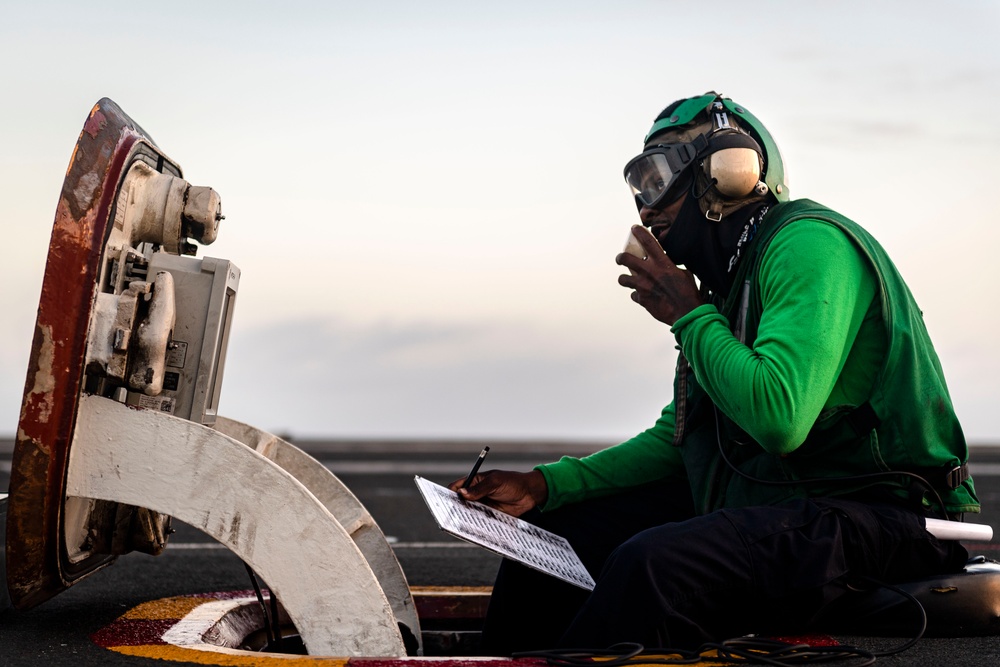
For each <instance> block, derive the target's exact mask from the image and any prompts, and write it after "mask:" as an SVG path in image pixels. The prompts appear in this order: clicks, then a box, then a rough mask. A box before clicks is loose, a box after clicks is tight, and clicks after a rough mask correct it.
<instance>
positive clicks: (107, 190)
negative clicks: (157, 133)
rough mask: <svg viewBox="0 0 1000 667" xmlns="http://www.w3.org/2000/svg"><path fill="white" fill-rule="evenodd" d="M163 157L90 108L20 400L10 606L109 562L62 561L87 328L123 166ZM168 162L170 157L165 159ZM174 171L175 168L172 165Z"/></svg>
mask: <svg viewBox="0 0 1000 667" xmlns="http://www.w3.org/2000/svg"><path fill="white" fill-rule="evenodd" d="M140 150H141V151H144V152H146V153H148V154H150V155H153V156H155V157H157V159H162V160H166V158H164V157H163V156H162V155H161V154H160V153H159V151H158V149H156V146H155V144H154V143H153V141H152V139H151V138H150V137H149V135H148V134H147V133H146V132H145V131H143V130H142V128H141V127H139V126H138V125H137V124H136V123H135V122H134V121H132V119H130V118H129V117H128V116H127V115H126V114H125V113H124V112H123V111H122V110H121V109H120V108H119V107H118V105H116V104H115V103H114V102H112V101H111V100H108V99H102V100H101V101H100V102H98V103H97V104H96V105H95V106H94V108H93V109H92V110H91V112H90V115H89V116H88V118H87V121H86V123H84V126H83V131H82V132H81V133H80V137H79V139H78V140H77V143H76V147H75V148H74V150H73V155H72V157H71V158H70V163H69V168H68V169H67V172H66V177H65V180H64V181H63V186H62V192H61V194H60V197H59V203H58V206H57V208H56V215H55V221H54V223H53V225H52V236H51V240H50V242H49V253H48V259H47V261H46V265H45V275H44V279H43V282H42V292H41V296H40V298H39V302H38V316H37V319H36V321H35V331H34V339H33V342H32V347H31V357H30V360H29V363H28V373H27V378H26V380H25V385H24V397H23V400H22V403H21V415H20V420H19V422H18V430H17V437H16V444H15V449H14V456H13V464H12V470H11V482H10V498H9V505H8V514H7V581H8V588H9V590H10V595H11V600H12V602H13V603H14V605H15V606H16V607H18V608H20V609H27V608H30V607H32V606H34V605H36V604H38V603H39V602H42V601H43V600H46V599H48V598H49V597H51V596H53V595H55V594H56V593H58V592H60V591H62V590H64V589H65V588H67V587H68V586H70V585H72V584H73V583H74V582H75V581H76V580H78V579H80V578H81V577H83V576H86V575H87V574H89V573H91V572H93V571H95V570H97V569H99V568H100V567H102V566H104V565H107V564H109V563H110V562H111V561H112V560H113V558H112V557H110V556H94V557H90V558H87V559H85V560H83V561H81V562H79V563H75V564H74V563H69V562H68V560H67V559H66V558H65V548H64V545H63V538H62V527H61V513H62V503H63V496H64V481H65V475H66V465H67V463H68V460H69V452H70V447H71V444H72V443H71V437H72V433H73V426H74V420H75V415H76V406H77V401H78V398H79V396H80V391H81V388H82V382H83V370H84V368H83V365H84V355H85V351H86V342H87V340H86V339H87V331H88V324H89V321H90V317H91V311H92V309H93V305H94V300H95V297H96V292H97V289H98V285H97V280H98V275H99V269H100V266H101V261H102V254H103V250H104V244H105V242H106V240H107V234H108V231H109V229H108V224H109V219H110V216H111V213H112V209H113V206H114V202H115V198H116V194H117V190H118V187H119V185H120V183H121V180H122V175H123V173H124V170H125V169H126V168H127V167H128V165H129V164H130V162H131V161H132V160H133V159H134V157H135V155H136V153H137V152H138V151H140ZM168 162H169V161H168ZM171 167H172V169H176V170H177V172H178V174H179V169H177V167H176V165H173V164H172V163H171Z"/></svg>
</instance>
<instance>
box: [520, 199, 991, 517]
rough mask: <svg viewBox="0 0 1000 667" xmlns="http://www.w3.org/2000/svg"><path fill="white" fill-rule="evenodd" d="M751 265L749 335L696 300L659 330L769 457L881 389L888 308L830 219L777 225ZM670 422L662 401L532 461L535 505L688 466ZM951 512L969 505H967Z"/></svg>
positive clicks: (855, 249) (789, 451)
mask: <svg viewBox="0 0 1000 667" xmlns="http://www.w3.org/2000/svg"><path fill="white" fill-rule="evenodd" d="M787 210H788V209H787V207H786V211H787ZM848 222H849V221H848ZM886 261H887V260H886ZM758 264H759V266H758V267H757V270H756V275H755V280H756V284H757V287H756V294H757V297H758V298H759V311H760V312H759V322H758V323H757V325H756V335H755V338H754V339H753V340H752V342H751V343H749V344H744V343H743V342H741V341H740V340H739V339H738V338H737V336H736V335H735V334H734V333H733V323H732V322H731V321H730V319H729V318H728V317H726V316H725V315H723V314H722V313H721V312H720V309H719V307H717V306H716V305H703V306H700V307H698V308H696V309H695V310H693V311H691V312H690V313H688V314H687V315H685V316H684V317H682V318H681V319H680V320H678V321H677V322H676V323H675V324H674V326H673V327H672V329H671V331H672V332H673V334H674V335H675V337H676V340H677V343H678V346H679V348H680V350H681V351H682V353H683V355H684V357H685V358H686V359H687V362H688V363H689V364H690V367H691V369H692V371H693V373H694V377H695V379H696V381H697V384H698V385H700V387H701V388H702V389H703V390H704V393H705V394H706V395H707V396H708V398H709V399H710V400H711V401H712V403H714V405H715V406H717V408H718V410H720V411H721V413H722V414H723V415H725V416H726V417H728V419H729V420H731V421H732V422H733V423H734V424H735V425H736V426H737V427H738V428H739V429H742V431H744V432H745V433H746V434H747V435H749V436H750V438H752V440H753V441H754V442H755V443H757V445H759V447H760V448H761V449H762V450H763V451H764V452H766V453H767V454H769V455H772V458H777V459H781V458H783V457H787V456H789V455H793V453H794V452H795V451H796V450H797V449H798V448H799V447H800V446H802V444H803V443H804V442H806V441H807V438H808V437H809V435H810V432H812V431H813V430H814V429H815V428H816V426H817V424H822V423H823V422H824V420H828V419H829V418H831V416H837V415H841V414H843V413H845V412H847V411H850V410H851V409H853V408H855V407H856V406H859V405H861V404H863V403H865V402H866V400H867V399H868V398H869V396H870V395H871V393H872V391H873V386H875V387H877V388H880V387H881V385H879V384H878V380H879V378H878V376H879V373H881V372H882V369H883V365H882V360H883V359H884V358H885V357H886V354H887V346H888V345H890V344H891V342H892V340H893V339H892V338H891V337H889V338H887V337H886V333H885V331H886V329H887V327H886V323H885V319H886V317H887V315H886V313H887V312H889V311H886V310H885V308H886V304H885V300H884V299H883V298H882V292H883V291H884V290H881V289H880V284H881V283H880V280H881V278H880V275H879V274H878V272H877V271H876V270H875V267H874V265H873V264H872V261H871V259H870V258H869V257H867V256H866V254H865V250H864V248H862V247H859V245H858V244H857V242H856V240H854V239H852V238H851V237H849V236H848V235H847V234H845V232H844V229H843V228H842V227H841V226H839V225H837V224H833V223H832V222H830V221H828V220H822V219H815V218H804V219H803V218H800V219H797V220H795V224H783V225H781V226H780V228H779V229H778V231H777V232H776V233H774V234H773V237H772V238H770V239H769V242H768V243H767V245H766V248H765V249H764V251H763V252H762V253H761V254H760V257H759V260H758ZM893 271H894V269H893ZM900 283H901V281H900ZM738 288H739V285H737V286H734V288H733V289H734V290H736V289H738ZM935 361H936V358H935ZM942 383H943V380H942ZM675 421H676V420H675V403H671V404H669V405H668V406H667V407H666V408H664V410H663V412H662V414H661V415H660V418H659V419H658V420H657V422H656V423H655V424H654V425H653V426H652V427H651V428H650V429H648V430H646V431H644V432H642V433H640V434H639V435H637V436H635V437H634V438H631V439H630V440H627V441H625V442H623V443H621V444H620V445H617V446H615V447H611V448H609V449H606V450H603V451H601V452H598V453H596V454H593V455H591V456H589V457H586V458H583V459H576V458H571V457H564V458H563V459H562V460H560V461H559V462H556V463H552V464H548V465H544V466H539V467H538V469H539V470H540V471H541V472H542V474H543V475H544V476H545V479H546V482H547V484H548V487H549V497H548V502H547V503H546V506H545V509H546V510H549V509H553V508H555V507H558V506H560V505H563V504H566V503H570V502H575V501H578V500H583V499H586V498H592V497H597V496H601V495H606V494H609V493H613V492H614V491H616V490H618V489H622V488H627V487H631V486H635V485H639V484H643V483H646V482H651V481H655V480H658V479H663V478H666V477H670V476H684V475H687V474H689V472H690V471H689V470H688V467H689V466H686V465H685V457H684V454H683V450H682V448H680V447H676V446H674V444H673V441H674V431H675ZM961 447H962V448H964V441H963V442H962V443H961ZM845 455H846V453H845ZM712 502H722V503H723V504H725V500H722V501H712ZM765 502H766V500H765ZM962 510H964V511H974V509H973V507H972V504H971V503H968V502H966V503H965V506H964V507H963V508H962Z"/></svg>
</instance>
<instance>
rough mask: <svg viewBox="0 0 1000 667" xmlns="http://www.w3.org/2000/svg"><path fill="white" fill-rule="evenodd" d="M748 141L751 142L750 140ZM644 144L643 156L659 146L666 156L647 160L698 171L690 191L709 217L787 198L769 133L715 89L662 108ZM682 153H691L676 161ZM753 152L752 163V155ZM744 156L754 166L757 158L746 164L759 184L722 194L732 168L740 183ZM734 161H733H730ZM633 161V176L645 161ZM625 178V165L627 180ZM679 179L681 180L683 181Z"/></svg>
mask: <svg viewBox="0 0 1000 667" xmlns="http://www.w3.org/2000/svg"><path fill="white" fill-rule="evenodd" d="M749 139H752V140H753V141H752V142H750V141H749ZM644 144H645V148H646V149H647V150H646V151H645V152H644V155H645V154H646V153H655V152H656V149H657V148H659V152H660V153H665V158H664V157H659V156H656V155H652V156H650V157H651V158H658V159H659V160H660V161H661V162H662V161H663V160H664V159H667V161H669V162H670V163H671V165H672V167H673V169H674V170H675V172H676V171H677V170H678V169H680V170H684V171H687V169H686V166H687V162H688V161H690V162H691V163H692V164H691V166H692V167H695V166H697V167H700V168H697V169H693V170H692V171H693V172H694V181H695V184H694V186H693V188H694V190H695V191H696V192H699V193H701V195H704V197H703V200H702V202H701V203H702V209H703V210H704V212H705V214H706V216H707V217H709V218H710V219H716V216H718V215H720V214H721V215H728V213H729V212H731V211H732V210H735V208H738V207H739V206H742V205H744V204H746V203H747V202H750V201H754V200H758V199H764V198H765V197H767V195H768V194H769V195H770V196H772V197H774V198H775V199H777V200H778V201H787V200H788V198H789V197H788V182H787V179H786V177H785V169H784V164H783V163H782V159H781V153H780V152H779V151H778V146H777V144H776V143H775V141H774V138H773V137H772V136H771V133H770V132H768V131H767V128H766V127H764V125H763V124H762V123H761V122H760V121H759V120H757V118H756V117H755V116H754V115H753V114H751V113H750V112H749V111H747V109H746V108H745V107H743V106H742V105H739V104H736V103H735V102H733V101H732V100H731V99H729V98H728V97H723V96H722V95H719V94H718V93H716V92H714V91H710V92H708V93H705V94H704V95H701V96H700V97H690V98H687V99H682V100H678V101H676V102H674V103H673V104H671V105H670V106H668V107H667V108H666V109H664V110H663V111H662V112H661V113H660V115H659V116H657V117H656V120H655V121H654V122H653V126H652V127H651V128H650V129H649V132H648V133H647V134H646V139H645V142H644ZM747 148H750V149H752V150H747ZM728 149H735V150H728ZM685 151H687V152H688V153H690V152H691V151H694V153H693V154H692V155H691V156H690V159H689V160H688V159H685V160H683V161H678V160H677V158H676V155H677V154H680V155H681V156H684V155H685ZM754 153H756V159H755V158H754V157H753V154H754ZM747 155H750V156H751V157H750V158H749V159H750V160H751V161H753V162H756V161H757V159H759V165H757V164H753V165H750V167H751V168H752V170H753V173H754V174H756V173H757V172H758V166H759V178H760V182H759V184H757V186H756V187H755V188H753V189H752V191H751V192H748V193H747V194H746V195H742V194H740V195H737V194H734V193H733V192H727V191H726V188H725V187H724V186H725V181H726V177H727V176H729V175H730V174H732V173H734V172H732V171H731V169H732V168H733V166H732V165H734V164H737V165H738V166H737V168H738V169H739V170H741V171H739V172H738V175H739V177H740V178H741V179H743V180H745V179H746V178H747V174H746V170H745V168H746V166H747V164H746V162H747V159H748V158H747V157H746V156H747ZM734 157H738V159H736V160H735V161H734ZM637 159H638V158H636V160H637ZM636 160H633V161H632V162H630V163H629V164H630V166H632V169H633V172H632V173H633V174H636V173H638V172H639V170H640V169H641V168H642V167H644V166H645V167H646V168H647V171H648V166H649V164H650V160H646V161H645V164H644V163H643V162H641V161H640V162H639V163H636ZM633 163H636V164H633ZM680 175H681V174H679V173H676V174H675V176H680ZM720 175H721V176H720ZM629 177H630V174H629V168H628V167H627V168H626V180H629ZM636 180H637V179H636V176H634V175H633V176H632V181H630V185H632V186H633V191H634V192H635V190H636V188H637V187H641V186H637V184H636V183H635V181H636ZM679 180H681V181H682V182H683V179H679ZM754 180H755V178H754ZM720 181H722V182H721V183H720ZM713 184H714V185H717V186H718V187H714V186H713ZM765 186H766V188H765ZM739 187H742V185H740V186H739ZM641 195H642V193H639V195H637V196H639V197H640V199H641V198H642V196H641ZM701 195H699V196H701Z"/></svg>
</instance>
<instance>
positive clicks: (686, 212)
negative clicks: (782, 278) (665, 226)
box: [663, 194, 767, 296]
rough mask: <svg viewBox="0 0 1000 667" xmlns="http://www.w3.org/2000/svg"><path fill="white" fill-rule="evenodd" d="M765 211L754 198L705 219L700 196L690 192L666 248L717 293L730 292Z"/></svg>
mask: <svg viewBox="0 0 1000 667" xmlns="http://www.w3.org/2000/svg"><path fill="white" fill-rule="evenodd" d="M761 209H763V210H761ZM766 212H767V206H766V205H764V204H761V203H760V202H755V203H753V204H749V205H747V206H745V207H743V208H741V209H739V210H737V211H734V212H733V213H732V214H730V215H727V216H726V217H725V218H723V219H722V220H720V221H719V222H712V221H711V220H707V219H705V216H704V214H703V213H702V212H701V208H700V207H699V206H698V200H697V199H695V198H694V197H692V196H690V194H689V195H688V198H687V199H686V200H685V201H684V203H683V204H681V208H680V210H679V211H678V212H677V217H676V218H675V219H674V224H673V226H671V228H670V231H669V232H668V233H667V237H666V239H664V243H663V249H664V250H665V251H666V253H667V256H668V257H670V259H671V261H673V263H674V264H683V265H684V266H686V267H687V268H688V269H690V270H691V272H692V273H694V275H696V276H698V279H699V280H700V281H701V282H702V284H704V285H705V286H707V287H708V288H709V289H710V290H712V291H713V292H714V293H716V294H718V295H720V296H727V295H728V294H729V290H730V288H731V287H732V285H733V278H734V277H735V275H736V266H737V265H738V263H739V259H740V255H741V251H743V249H744V247H745V245H746V243H749V242H750V240H751V239H753V235H754V233H755V232H756V229H757V225H758V224H759V223H760V219H761V218H762V217H763V214H764V213H766ZM758 213H759V215H758Z"/></svg>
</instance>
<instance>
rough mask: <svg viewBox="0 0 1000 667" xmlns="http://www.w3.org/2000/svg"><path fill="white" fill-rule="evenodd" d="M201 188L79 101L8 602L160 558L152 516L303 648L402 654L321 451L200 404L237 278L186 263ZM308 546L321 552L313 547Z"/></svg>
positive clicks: (137, 136) (368, 541) (398, 602)
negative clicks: (185, 532) (262, 597)
mask: <svg viewBox="0 0 1000 667" xmlns="http://www.w3.org/2000/svg"><path fill="white" fill-rule="evenodd" d="M221 220H222V215H221V205H220V200H219V196H218V194H217V193H216V192H215V191H213V190H212V189H211V188H205V187H196V186H192V185H190V184H189V183H188V182H187V181H185V180H184V179H183V178H182V174H181V170H180V167H179V166H178V165H177V164H176V163H175V162H173V161H172V160H170V159H169V158H168V157H167V156H166V155H164V154H163V153H162V152H161V151H160V149H159V148H158V147H157V146H156V144H155V143H154V142H153V140H152V139H151V138H150V136H149V134H147V133H146V132H145V131H144V130H143V129H142V128H141V127H139V126H138V125H137V124H136V123H135V122H133V121H132V120H131V119H130V118H129V117H128V116H127V115H126V114H125V113H124V112H123V111H122V110H121V109H120V108H119V107H118V106H117V105H116V104H115V103H114V102H112V101H111V100H108V99H103V100H101V101H100V102H98V103H97V105H96V106H95V107H94V108H93V110H92V111H91V112H90V116H89V117H88V119H87V121H86V123H85V124H84V127H83V131H82V132H81V133H80V138H79V140H78V141H77V144H76V147H75V149H74V151H73V155H72V158H71V161H70V165H69V169H68V170H67V173H66V178H65V181H64V182H63V188H62V192H61V195H60V199H59V204H58V207H57V209H56V216H55V222H54V224H53V227H52V237H51V241H50V244H49V253H48V260H47V264H46V268H45V275H44V280H43V284H42V292H41V297H40V300H39V306H38V317H37V321H36V324H35V331H34V340H33V344H32V349H31V359H30V362H29V368H28V374H27V380H26V382H25V390H24V398H23V402H22V406H21V415H20V421H19V424H18V431H17V439H16V445H15V451H14V458H13V468H12V472H11V487H10V498H9V506H8V514H7V543H6V548H7V579H8V588H9V591H10V597H11V601H12V603H13V604H14V606H15V607H18V608H21V609H27V608H30V607H32V606H34V605H37V604H39V603H40V602H42V601H44V600H46V599H48V598H50V597H52V596H53V595H56V594H58V593H59V592H61V591H63V590H65V589H66V588H68V587H69V586H72V585H73V584H74V583H76V582H78V581H79V580H81V579H82V578H84V577H86V576H88V575H90V574H92V573H93V572H95V571H97V570H98V569H100V568H102V567H105V566H107V565H110V564H111V563H112V562H113V561H114V559H115V558H116V557H117V556H118V555H121V554H125V553H128V552H130V551H142V552H146V553H149V554H154V555H155V554H159V553H160V552H162V551H163V549H164V548H165V547H166V544H167V540H168V536H169V533H170V529H169V525H170V517H176V518H177V519H179V520H182V521H185V522H187V523H189V524H191V525H193V526H195V527H198V528H200V529H201V530H203V531H204V532H206V533H207V534H209V535H211V536H212V537H214V538H215V539H216V540H218V541H220V542H222V543H223V544H224V545H226V546H227V547H228V548H229V549H231V550H232V551H233V552H235V553H236V554H237V555H238V556H239V557H240V558H242V559H243V560H244V561H245V562H246V563H247V564H248V565H249V566H250V567H252V568H253V569H254V570H255V571H256V572H257V573H258V574H260V575H261V577H262V578H263V579H264V580H265V581H266V582H267V583H268V585H269V587H270V588H271V590H272V592H273V594H274V595H276V596H277V597H278V599H279V600H280V602H281V603H282V606H283V607H284V608H285V610H286V611H287V614H288V617H289V618H290V620H291V621H292V622H293V623H294V625H295V626H296V628H297V629H298V631H299V633H300V635H301V637H302V640H303V642H304V643H305V645H306V647H307V648H308V650H309V652H310V653H312V654H314V655H344V656H352V655H381V656H403V655H406V648H405V647H404V640H403V636H404V634H407V635H408V634H410V633H412V635H413V637H414V638H415V639H416V641H417V643H418V645H419V642H420V638H421V633H420V627H419V621H418V620H417V615H416V611H415V607H414V603H413V598H412V596H411V594H410V590H409V587H408V586H407V582H406V580H405V577H404V575H403V572H402V570H401V569H400V567H399V563H398V562H397V560H396V558H395V555H394V554H393V552H392V550H391V549H390V548H389V545H388V544H387V542H386V540H385V537H384V536H383V534H382V532H381V531H380V530H379V528H378V526H377V525H376V524H375V522H374V520H373V519H372V518H371V516H370V515H369V514H368V512H367V511H366V510H365V509H364V507H363V506H362V505H361V503H359V502H358V500H357V499H356V498H355V497H354V495H353V494H352V493H351V492H350V491H349V490H348V489H347V488H346V487H345V486H344V485H343V484H342V483H341V482H340V481H339V480H338V479H337V478H336V477H335V476H334V475H333V474H332V473H330V472H329V471H327V470H326V468H324V467H323V466H322V465H321V464H320V463H319V462H317V461H316V460H314V459H312V458H311V457H309V456H308V455H306V454H305V453H304V452H302V451H301V450H299V449H297V448H296V447H294V446H292V445H291V444H289V443H288V442H285V441H284V440H282V439H281V438H278V437H276V436H274V435H272V434H270V433H266V432H264V431H261V430H259V429H256V428H254V427H252V426H249V425H246V424H241V423H238V422H235V421H232V420H229V419H226V418H224V417H221V416H219V415H218V413H217V408H218V401H219V394H220V390H221V387H222V376H223V370H224V366H225V356H226V346H227V342H228V336H229V328H230V323H231V321H232V314H233V308H234V306H235V302H236V293H237V289H238V286H239V279H240V271H239V269H238V268H237V267H236V266H235V265H234V264H233V263H231V262H229V261H227V260H222V259H213V258H209V257H205V258H198V257H197V256H196V253H197V250H198V246H197V245H195V243H197V244H201V245H208V244H210V243H212V241H214V240H215V238H216V235H217V233H218V230H219V223H220V221H221ZM316 554H322V558H317V557H316Z"/></svg>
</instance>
